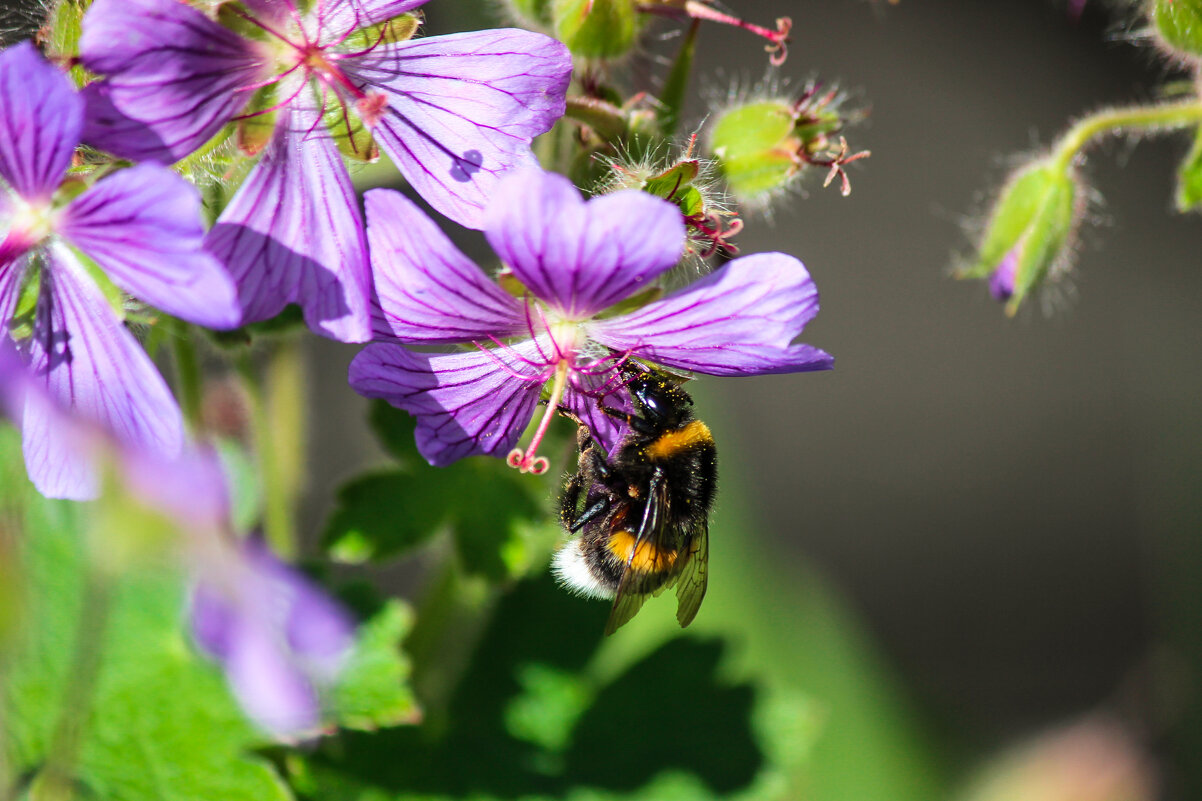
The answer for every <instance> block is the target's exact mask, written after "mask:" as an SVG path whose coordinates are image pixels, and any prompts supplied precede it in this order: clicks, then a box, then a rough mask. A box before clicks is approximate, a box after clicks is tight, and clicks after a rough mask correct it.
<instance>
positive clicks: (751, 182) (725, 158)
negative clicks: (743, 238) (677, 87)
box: [709, 84, 868, 205]
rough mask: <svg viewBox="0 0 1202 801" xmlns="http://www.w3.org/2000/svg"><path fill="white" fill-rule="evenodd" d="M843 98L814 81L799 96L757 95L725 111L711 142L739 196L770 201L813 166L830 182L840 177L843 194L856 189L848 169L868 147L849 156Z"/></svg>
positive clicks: (743, 199)
mask: <svg viewBox="0 0 1202 801" xmlns="http://www.w3.org/2000/svg"><path fill="white" fill-rule="evenodd" d="M842 100H843V97H842V95H841V94H840V93H839V92H838V91H837V90H835V91H829V92H825V93H820V92H819V90H818V86H817V85H816V84H812V85H810V86H809V87H808V88H807V89H806V91H805V92H804V93H803V94H802V95H801V97H800V98H798V99H796V100H789V99H785V98H778V97H770V98H761V99H754V100H749V101H746V102H743V103H740V104H736V105H733V106H731V107H729V108H727V109H726V110H724V111H722V112H720V113H719V114H718V115H717V117H716V119H715V121H714V124H713V127H712V128H711V132H710V141H709V144H710V149H711V151H712V152H713V154H714V156H715V158H716V159H717V161H718V165H719V167H720V168H721V170H722V173H723V174H724V175H725V176H726V180H727V183H728V184H729V185H730V189H731V191H732V192H733V193H734V194H735V196H736V197H738V198H739V199H740V200H741V201H743V202H745V203H750V204H752V205H755V204H762V203H765V202H766V201H767V200H769V199H770V198H771V197H772V195H773V194H775V193H778V192H779V191H781V190H784V189H787V188H788V187H789V186H790V185H791V184H792V183H793V182H794V181H795V179H797V177H798V176H800V175H801V174H802V171H803V170H804V168H805V167H808V166H812V167H819V168H821V169H823V170H825V171H826V180H825V183H824V184H823V185H824V186H826V185H828V184H830V183H831V181H833V180H834V179H835V178H836V177H838V178H839V179H840V181H839V185H840V189H841V191H842V193H843V194H844V195H847V194H848V193H849V192H851V183H850V180H849V178H848V176H847V172H846V170H845V169H844V167H845V166H846V165H847V164H850V163H851V162H853V161H858V160H859V159H862V158H865V157H867V156H868V151H862V152H859V153H853V154H849V153H848V148H847V142H846V140H845V139H843V137H842V136H837V134H838V133H839V132H840V131H842V130H843V128H844V127H845V126H846V124H847V123H848V121H849V117H848V115H846V114H844V113H842V112H840V110H839V104H840V103H841V101H842Z"/></svg>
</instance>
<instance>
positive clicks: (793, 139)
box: [710, 100, 803, 200]
mask: <svg viewBox="0 0 1202 801" xmlns="http://www.w3.org/2000/svg"><path fill="white" fill-rule="evenodd" d="M795 122H796V118H795V114H794V110H793V107H792V105H791V104H789V103H786V102H784V101H781V100H763V101H758V102H755V103H749V104H746V105H743V106H736V107H734V108H732V109H730V110H728V111H726V112H725V113H724V114H722V115H721V116H720V117H719V118H718V120H717V121H716V122H715V124H714V129H713V133H712V135H711V137H710V147H711V148H712V150H713V154H714V157H715V159H716V160H717V162H718V166H719V167H720V168H721V169H722V173H723V175H725V176H726V181H727V183H728V184H729V185H730V189H731V191H732V192H734V193H735V195H737V196H739V197H741V198H743V199H745V200H746V199H753V198H755V197H757V196H760V195H763V194H765V193H768V192H771V191H772V190H774V189H778V188H780V187H783V186H785V185H786V184H787V183H788V182H789V180H790V179H791V178H792V177H793V176H794V175H796V174H797V171H798V162H797V152H798V150H799V149H800V148H801V147H802V145H803V142H802V140H801V139H799V138H798V137H797V135H796V131H795V130H794V124H795Z"/></svg>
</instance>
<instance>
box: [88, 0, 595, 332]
mask: <svg viewBox="0 0 1202 801" xmlns="http://www.w3.org/2000/svg"><path fill="white" fill-rule="evenodd" d="M424 2H425V0H314V2H312V3H310V4H309V10H308V12H307V13H302V12H301V11H299V10H298V4H297V3H295V2H293V0H246V1H245V2H244V3H243V4H242V5H241V6H239V5H238V4H230V5H227V6H223V7H222V14H221V15H219V16H220V17H223V18H225V19H228V20H232V21H234V22H236V23H237V25H238V26H239V31H237V32H236V31H235V30H232V29H230V28H227V27H224V26H222V25H220V24H218V23H217V22H216V21H214V20H212V19H210V18H209V17H207V16H206V15H205V14H203V13H202V12H200V11H199V10H197V9H195V8H193V7H191V6H189V5H187V4H186V3H184V2H180V0H96V2H95V3H94V4H93V5H92V8H91V10H90V11H89V12H88V15H87V17H86V19H85V21H84V33H83V38H82V40H81V42H80V53H81V57H82V59H83V62H84V64H85V65H87V66H88V67H89V68H90V69H92V70H95V71H96V72H99V73H101V74H102V75H105V76H106V77H105V79H104V80H102V81H100V82H98V83H96V84H93V85H92V86H90V87H88V90H87V92H86V95H87V97H88V101H89V111H90V112H94V113H92V114H90V116H91V118H92V119H93V120H95V122H94V123H93V124H91V125H89V127H88V129H87V130H86V131H85V138H86V141H88V142H89V143H91V144H94V145H96V146H98V147H101V148H103V149H105V150H109V151H110V152H113V153H115V154H117V155H120V156H124V157H127V158H133V159H155V160H159V161H164V162H173V161H175V160H177V159H179V158H181V157H183V156H185V155H187V154H188V153H190V152H192V151H193V150H194V149H196V148H197V147H199V146H200V145H202V144H203V143H204V142H206V141H208V140H209V139H210V138H211V137H212V136H213V135H214V134H216V133H217V132H218V131H219V130H221V129H222V128H223V127H224V126H225V125H226V124H227V123H229V122H230V120H231V119H235V118H242V119H244V120H245V121H246V122H247V123H255V127H256V128H260V127H265V128H267V129H268V130H269V131H270V134H269V135H268V136H267V137H266V138H265V139H263V140H262V141H261V142H256V143H255V144H254V146H255V147H259V146H261V147H262V150H261V153H260V160H259V163H258V164H257V166H256V167H255V168H254V170H253V171H252V172H251V173H250V175H249V176H248V178H247V179H246V181H245V182H244V183H243V185H242V187H241V189H240V190H239V192H238V194H237V195H236V196H235V197H234V199H233V201H232V202H231V203H230V204H229V206H228V207H227V208H226V209H225V211H224V212H223V213H222V215H221V218H220V219H219V220H218V221H217V225H216V226H215V227H214V229H213V231H212V232H211V234H210V236H209V241H208V247H209V248H210V249H211V250H212V252H213V253H214V254H216V255H217V256H218V258H220V259H221V260H222V261H223V262H224V263H225V264H226V265H227V266H228V267H229V269H230V271H231V273H233V275H234V279H235V281H236V283H237V284H238V286H239V290H240V293H241V299H242V303H243V306H244V312H245V317H244V320H245V321H247V322H250V321H253V320H261V319H266V318H268V317H271V316H274V315H275V314H277V313H278V312H279V311H280V310H281V309H283V307H284V306H285V305H286V304H288V303H299V304H300V305H301V307H302V308H303V310H304V312H305V317H306V320H307V321H308V323H309V325H310V326H311V327H312V328H313V329H314V330H316V331H318V332H320V333H323V334H325V335H326V336H330V337H333V338H335V339H340V340H343V341H357V342H362V341H365V340H367V339H368V338H370V322H369V311H370V309H369V306H370V303H369V298H370V291H371V290H370V273H369V269H368V266H367V260H366V245H365V243H364V239H363V224H362V218H361V216H360V212H359V207H358V204H357V201H356V199H355V195H354V192H353V190H352V188H351V184H350V178H349V176H348V174H347V170H346V167H345V166H344V164H343V162H342V158H341V155H340V153H339V149H338V143H337V141H336V139H335V138H334V137H333V136H332V135H331V133H330V131H329V130H327V127H328V126H333V128H334V129H336V131H338V135H339V137H340V138H341V140H342V142H343V143H344V144H345V145H347V146H349V147H351V148H356V149H358V150H359V152H360V154H361V155H364V156H365V155H366V154H367V153H368V152H369V151H370V149H371V147H372V146H373V145H372V144H371V140H374V142H375V143H378V145H379V147H380V148H381V149H383V150H384V152H386V153H387V154H388V155H389V157H390V158H391V159H392V160H393V162H394V163H395V164H396V165H397V167H399V168H400V170H401V172H402V173H403V174H404V176H405V177H406V178H407V179H408V181H409V182H410V183H411V184H412V185H413V186H414V187H415V188H416V189H417V191H418V192H420V193H421V195H422V196H423V197H424V198H425V199H426V200H427V201H429V202H430V204H431V205H433V206H434V207H435V208H436V209H438V210H439V211H440V212H442V213H443V214H446V215H447V216H449V217H451V218H453V219H454V220H456V221H457V222H460V223H462V224H463V225H467V226H469V227H477V228H478V227H479V226H480V220H481V214H482V209H483V207H484V202H485V198H487V197H488V196H489V195H490V193H491V192H492V189H493V187H494V186H495V184H496V181H497V179H498V178H499V177H500V176H501V175H503V174H504V173H506V172H508V171H509V170H511V169H513V168H515V167H519V166H523V165H528V164H532V163H533V156H532V155H531V153H530V147H529V146H530V141H531V140H532V139H533V138H534V137H535V136H537V135H539V134H541V133H543V132H544V131H546V130H547V129H549V128H550V127H551V125H552V124H553V123H554V122H555V120H556V119H558V118H559V117H560V116H561V115H562V114H563V111H564V94H565V92H566V90H567V84H568V80H569V78H570V75H571V68H572V65H571V58H570V56H569V54H568V52H567V50H566V48H564V46H563V45H562V44H560V43H559V42H556V41H555V40H553V39H550V38H549V37H546V36H542V35H540V34H536V33H531V32H528V31H520V30H508V29H507V30H489V31H478V32H473V33H461V34H455V35H451V36H435V37H429V38H423V39H417V40H408V39H406V40H404V41H394V39H396V38H398V34H397V30H398V29H399V28H400V25H399V24H398V25H397V27H396V28H393V27H390V26H389V24H388V23H389V22H390V21H392V20H395V19H396V18H397V17H398V15H401V14H404V13H406V12H409V11H412V10H413V9H415V8H417V7H418V6H420V5H422V4H423V3H424ZM373 26H375V27H373ZM401 35H404V34H401ZM259 115H262V116H259ZM270 115H274V116H270ZM272 119H274V124H272Z"/></svg>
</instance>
